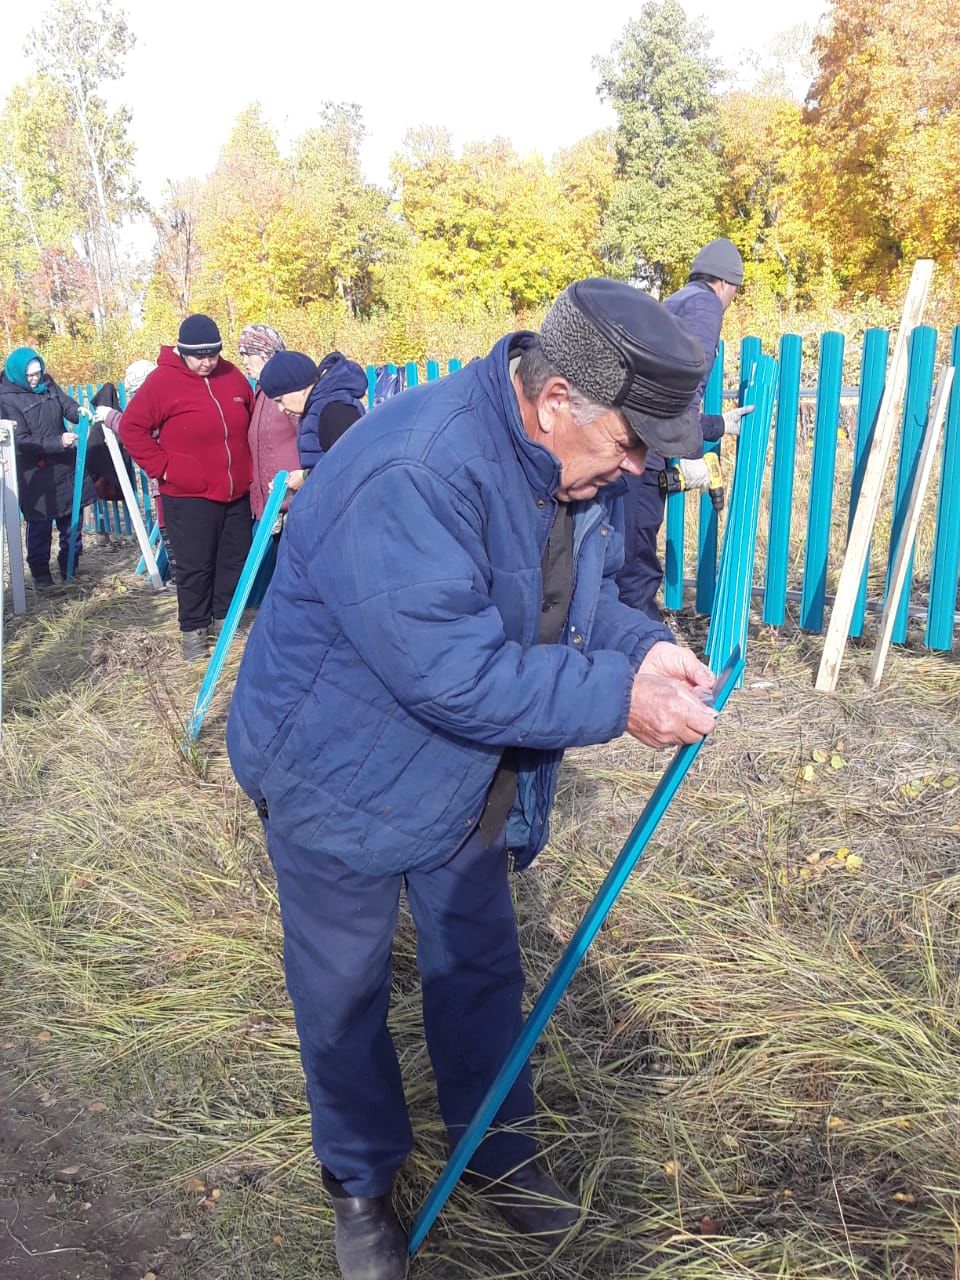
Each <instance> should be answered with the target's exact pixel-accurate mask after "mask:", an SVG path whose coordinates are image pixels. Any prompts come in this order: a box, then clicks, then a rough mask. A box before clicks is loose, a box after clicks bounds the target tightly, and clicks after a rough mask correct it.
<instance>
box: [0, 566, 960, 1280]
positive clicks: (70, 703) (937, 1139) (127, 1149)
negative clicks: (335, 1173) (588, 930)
mask: <svg viewBox="0 0 960 1280" xmlns="http://www.w3.org/2000/svg"><path fill="white" fill-rule="evenodd" d="M95 558H96V557H95V556H91V557H90V558H89V560H88V563H89V562H90V561H93V560H95ZM100 572H101V576H100V578H99V580H98V581H97V582H95V584H93V585H91V586H88V587H86V588H84V590H83V593H82V594H80V595H72V596H61V597H60V598H59V599H56V600H46V601H43V602H42V603H41V605H40V606H39V608H38V610H37V611H36V612H35V613H33V614H32V615H30V617H29V618H28V620H27V621H26V622H25V623H20V624H14V625H12V626H11V628H10V634H9V648H8V652H7V672H8V685H7V689H6V697H5V700H4V703H5V710H6V711H7V721H6V725H5V733H4V748H3V759H2V766H3V769H4V774H5V784H4V792H5V794H4V824H3V831H2V834H0V911H2V926H0V968H2V973H3V982H2V987H0V1017H2V1019H3V1022H4V1026H5V1030H6V1037H7V1040H8V1041H9V1042H10V1043H17V1044H21V1045H24V1046H26V1045H28V1044H29V1045H31V1046H32V1048H31V1058H32V1060H33V1061H35V1062H37V1063H39V1069H40V1070H42V1071H45V1072H54V1073H56V1074H57V1075H58V1076H59V1078H60V1079H61V1081H66V1082H68V1087H69V1088H70V1089H71V1090H72V1091H74V1092H75V1094H76V1096H77V1097H81V1098H82V1097H89V1096H92V1095H93V1093H94V1091H95V1093H96V1096H98V1097H99V1098H102V1099H103V1100H104V1101H106V1102H107V1104H108V1106H109V1107H110V1114H111V1115H112V1116H113V1117H114V1132H115V1136H116V1146H115V1152H116V1162H117V1171H118V1176H119V1175H121V1174H122V1176H123V1177H124V1178H125V1179H127V1180H130V1181H132V1182H133V1183H134V1184H135V1185H136V1186H137V1187H139V1188H140V1189H141V1190H142V1192H143V1194H144V1195H150V1196H151V1197H156V1198H158V1199H159V1200H160V1201H161V1202H164V1203H167V1204H169V1205H170V1207H171V1210H172V1211H174V1212H175V1213H176V1214H177V1215H179V1217H180V1220H181V1221H182V1223H183V1230H184V1235H183V1237H182V1239H181V1241H180V1242H179V1252H177V1253H176V1254H175V1255H172V1256H171V1259H170V1260H169V1262H168V1264H167V1266H166V1267H165V1268H164V1270H163V1280H168V1278H169V1277H173V1276H184V1277H186V1276H190V1277H197V1276H203V1277H204V1280H219V1278H220V1277H224V1278H225V1277H228V1276H229V1277H231V1278H232V1277H240V1278H249V1280H253V1278H254V1277H256V1280H264V1278H270V1277H277V1278H282V1280H307V1277H310V1278H311V1280H317V1278H319V1280H325V1278H327V1277H331V1278H332V1277H335V1276H336V1274H337V1272H336V1268H335V1264H334V1261H333V1255H332V1250H331V1245H330V1240H331V1221H330V1215H329V1213H328V1210H327V1208H326V1205H325V1202H324V1197H323V1195H322V1194H321V1192H320V1188H319V1181H318V1178H317V1176H316V1173H315V1170H314V1167H313V1164H312V1158H311V1155H310V1150H309V1124H308V1117H307V1113H306V1108H305V1103H304V1098H303V1092H302V1086H301V1078H300V1073H299V1065H298V1059H297V1050H296V1038H295V1034H294V1027H293V1020H292V1016H291V1013H290V1010H289V1007H288V1004H287V1000H286V996H285V992H284V987H283V974H282V968H281V963H280V929H279V921H278V915H277V905H276V897H275V892H274V886H273V882H272V877H271V872H270V869H269V866H268V864H267V862H266V860H265V857H264V854H263V850H262V845H261V841H260V837H259V831H258V823H257V820H256V817H255V815H254V814H253V813H252V811H251V810H250V808H249V806H248V805H247V804H246V803H245V802H244V801H243V800H242V798H241V797H240V795H239V793H238V792H237V790H236V788H235V786H234V784H233V783H232V780H231V778H230V775H229V770H228V767H227V764H226V760H225V756H224V751H223V745H222V717H223V713H224V704H225V700H224V695H223V694H222V693H221V695H220V696H219V698H218V701H217V702H216V703H215V705H214V708H213V711H212V713H211V716H210V717H209V719H208V722H207V725H206V727H205V729H204V734H203V737H202V740H201V749H202V750H201V754H199V755H198V756H197V757H196V758H195V759H194V760H192V761H191V762H187V761H185V760H184V759H183V758H182V756H181V755H180V753H179V751H178V749H177V745H176V744H177V741H178V736H179V735H178V722H180V721H182V717H183V715H184V714H185V713H186V712H187V711H188V710H189V706H190V703H191V700H192V696H193V693H194V691H195V684H196V674H195V672H194V671H192V670H189V669H185V668H183V667H182V666H181V665H180V664H179V662H178V660H177V658H176V657H175V633H174V630H173V609H172V601H171V600H169V599H167V598H161V599H159V600H158V599H155V598H154V597H153V596H152V595H151V594H150V593H149V591H146V590H142V589H141V588H140V587H139V585H132V586H131V585H130V583H129V580H127V579H120V578H117V577H114V576H112V575H111V574H109V573H106V572H104V568H103V567H101V571H100ZM684 627H685V629H686V630H687V632H688V634H689V635H690V636H691V638H692V639H693V640H694V641H696V639H697V637H698V636H699V635H702V624H700V623H699V622H697V621H696V620H693V619H685V620H684ZM752 644H753V647H752V650H751V655H750V658H751V661H750V667H749V671H748V678H747V683H746V687H745V688H744V690H743V691H742V692H741V693H739V694H737V695H736V696H735V698H734V700H733V702H732V703H731V705H730V708H729V709H728V711H727V712H726V713H725V715H724V718H723V723H722V727H721V728H720V730H719V731H718V733H717V735H716V740H715V741H714V742H713V743H712V744H711V745H710V746H709V747H708V748H707V749H706V750H705V751H704V752H703V753H702V755H701V757H700V761H699V762H698V766H697V768H696V770H695V772H694V774H693V775H692V776H691V777H689V778H688V780H687V782H686V783H685V785H684V788H683V790H682V792H681V794H680V796H679V797H678V800H677V802H676V803H675V805H674V806H673V808H672V809H671V810H670V811H669V812H668V814H667V815H666V818H665V819H664V822H663V824H662V825H661V828H660V830H659V831H658V834H657V839H656V841H655V843H654V845H653V847H651V849H650V850H649V852H648V855H647V857H646V859H645V861H644V862H643V863H642V864H641V867H640V869H639V870H638V872H637V874H636V875H635V876H634V878H633V880H632V882H631V883H630V884H629V885H628V886H627V888H626V890H625V891H624V894H623V896H622V899H621V901H620V902H619V903H618V905H617V907H616V909H615V911H614V912H613V914H612V916H611V918H610V922H609V924H608V927H607V928H606V929H605V930H604V931H603V933H602V934H601V936H600V938H599V939H598V942H597V945H596V947H595V948H594V950H593V951H592V953H591V955H590V956H589V957H588V960H587V962H586V964H585V966H584V968H583V971H582V972H581V973H580V974H579V975H578V977H577V978H576V980H575V982H574V984H573V986H572V988H571V990H570V992H569V994H568V995H567V997H566V998H565V1000H564V1002H563V1004H562V1006H561V1008H560V1009H559V1010H558V1013H557V1016H556V1017H555V1019H554V1022H553V1024H552V1026H551V1028H550V1031H549V1033H548V1035H547V1037H546V1039H545V1041H544V1043H543V1044H542V1045H541V1046H540V1047H539V1049H538V1051H537V1054H536V1061H535V1066H536V1078H537V1087H538V1095H539V1099H540V1105H541V1109H542V1132H543V1141H544V1146H545V1147H546V1149H547V1151H548V1152H549V1160H550V1163H551V1164H552V1166H553V1167H554V1169H555V1171H556V1172H557V1173H558V1175H559V1176H560V1177H561V1178H562V1179H564V1180H565V1181H566V1182H567V1183H568V1184H569V1185H570V1186H571V1187H573V1188H576V1189H578V1190H579V1191H580V1193H581V1195H582V1196H583V1200H584V1203H585V1204H586V1206H587V1210H588V1212H587V1214H586V1216H585V1218H584V1220H583V1222H582V1224H581V1227H580V1229H579V1231H578V1232H577V1233H576V1235H575V1236H574V1237H573V1238H572V1239H570V1240H569V1241H568V1242H567V1243H566V1244H565V1246H564V1247H562V1248H561V1249H558V1250H556V1251H555V1253H554V1255H552V1256H550V1257H545V1256H544V1255H543V1254H541V1253H539V1252H536V1251H534V1250H531V1249H530V1248H529V1247H527V1246H525V1245H524V1244H523V1243H522V1242H520V1241H519V1240H517V1239H516V1238H514V1237H512V1236H510V1235H508V1234H505V1233H504V1232H503V1231H502V1230H501V1228H500V1226H499V1223H498V1221H497V1219H495V1218H494V1217H492V1216H490V1215H489V1214H488V1213H487V1212H485V1211H484V1210H482V1209H480V1208H478V1207H477V1206H476V1204H475V1202H474V1201H473V1200H472V1199H470V1198H469V1197H468V1196H467V1195H465V1194H462V1193H459V1192H458V1193H457V1194H456V1195H455V1197H454V1199H453V1201H452V1202H451V1204H450V1206H449V1207H448V1209H447V1211H446V1212H445V1214H444V1217H443V1219H442V1225H441V1227H440V1228H439V1229H435V1231H434V1232H433V1233H432V1235H431V1237H430V1238H429V1240H428V1242H427V1244H426V1246H425V1247H424V1249H423V1250H422V1252H421V1254H420V1256H419V1257H418V1259H417V1261H416V1263H415V1265H414V1267H413V1268H412V1272H411V1274H412V1276H422V1277H425V1278H426V1277H434V1278H436V1280H440V1278H441V1277H443V1278H444V1280H458V1278H462V1280H466V1278H467V1277H490V1276H498V1277H503V1276H534V1275H535V1276H538V1277H546V1278H547V1280H573V1278H574V1277H611V1278H613V1280H640V1277H643V1278H644V1280H648V1278H653V1277H667V1276H669V1277H671V1280H720V1278H721V1277H722V1278H723V1280H730V1278H737V1280H740V1278H743V1280H748V1278H749V1280H761V1278H762V1280H766V1278H767V1277H770V1278H771V1280H772V1278H773V1277H785V1278H786V1277H790V1278H791V1280H807V1278H813V1277H817V1278H818V1280H819V1278H824V1280H825V1278H827V1277H829V1278H831V1280H833V1278H837V1280H840V1278H841V1277H843V1278H845V1280H846V1278H853V1277H856V1278H858V1280H860V1278H864V1280H865V1278H868V1277H871V1278H872V1277H884V1278H889V1280H894V1278H896V1280H901V1278H904V1280H905V1278H907V1277H910V1278H913V1280H947V1278H948V1277H953V1278H954V1280H956V1277H957V1276H958V1275H960V1224H958V1194H960V1106H958V1098H960V1033H958V1024H960V1019H958V1013H960V857H958V853H960V780H958V776H957V775H958V773H960V765H958V756H960V727H958V726H960V715H958V713H960V665H958V664H957V663H956V662H955V661H953V660H952V659H951V658H949V657H941V656H937V657H933V656H929V655H924V654H922V653H919V652H909V651H894V653H893V654H892V656H891V662H890V666H889V669H888V675H887V678H886V680H885V683H884V686H883V688H882V689H881V690H880V691H879V692H877V693H872V692H869V691H868V690H867V688H866V687H865V685H864V682H863V675H864V673H865V669H866V664H867V658H868V650H866V649H863V648H856V647H855V648H853V649H852V650H851V651H850V652H849V653H848V658H847V662H846V664H845V666H844V671H843V676H842V680H841V691H840V692H839V693H838V695H836V696H835V697H832V698H822V697H819V696H817V695H815V694H814V693H813V691H812V688H811V684H812V673H813V671H814V669H815V665H816V661H817V658H818V656H819V641H818V640H817V639H816V638H812V639H811V638H806V637H803V636H801V635H799V634H798V633H797V632H796V631H795V630H791V629H789V628H788V630H787V631H786V632H785V633H784V634H782V635H780V636H775V635H772V634H769V633H767V634H761V635H758V636H757V637H756V638H755V639H754V641H753V642H752ZM814 752H816V758H815V757H814ZM824 753H825V755H826V759H822V760H821V758H820V757H821V755H822V754H824ZM834 756H836V757H838V759H840V760H841V761H842V764H841V765H840V767H832V765H831V758H832V757H834ZM663 763H664V760H663V757H660V756H656V755H654V753H652V752H649V751H646V750H644V749H643V748H641V747H639V746H637V745H635V744H632V743H629V742H621V743H618V744H612V745H610V746H607V747H597V748H593V749H590V750H586V751H578V752H575V753H572V754H571V756H570V757H569V759H568V763H567V765H566V767H565V772H564V775H563V784H562V792H561V795H560V798H559V802H558V806H557V813H556V818H555V824H554V833H553V839H552V843H551V847H550V849H549V850H548V852H547V853H546V854H545V855H544V856H543V857H542V858H541V859H540V861H539V862H538V863H537V864H536V866H535V868H534V869H533V870H532V872H531V873H530V874H528V875H526V876H524V877H522V878H521V879H519V880H518V882H517V905H518V913H519V917H520V920H521V925H522V939H523V945H524V951H525V956H526V962H527V967H528V973H529V980H530V988H531V990H539V989H540V988H541V987H542V986H543V983H544V982H545V980H546V978H547V976H548V973H549V971H550V967H551V965H552V963H553V961H554V960H555V958H556V956H557V954H558V951H559V949H560V947H561V945H562V944H563V942H564V941H566V939H567V938H568V937H569V936H570V934H571V932H572V930H573V929H574V927H575V925H576V923H577V921H578V920H579V918H580V916H581V915H582V913H583V911H584V909H585V907H586V905H587V903H588V902H589V900H590V898H591V896H592V894H593V892H594V891H595V889H596V887H597V885H598V883H599V881H600V879H601V877H602V874H603V872H604V870H605V869H606V867H607V866H608V865H609V863H610V861H611V859H612V858H613V856H614V855H615V853H616V851H617V850H618V849H619V847H620V844H621V842H622V839H623V837H624V836H625V834H626V832H627V831H628V829H629V827H630V824H631V822H632V821H633V819H634V818H635V816H636V814H637V812H638V811H639V808H640V806H641V804H642V802H643V800H644V798H645V797H646V795H647V794H648V793H649V790H650V788H651V787H652V785H653V783H654V782H655V780H656V778H657V777H658V776H659V773H660V771H661V770H662V767H663ZM807 766H810V768H809V770H808V771H807V775H808V776H806V777H805V774H804V771H805V770H806V769H807ZM811 774H812V776H810V775H811ZM841 848H846V849H849V851H850V855H852V856H853V857H854V859H856V858H861V859H862V865H861V866H860V867H859V869H857V870H851V869H849V868H850V866H851V864H850V863H849V861H847V867H846V868H845V867H844V865H843V864H844V861H846V860H845V859H842V858H841V859H837V858H836V857H835V856H834V855H835V854H836V851H837V850H838V849H841ZM852 865H855V862H854V864H852ZM392 1022H393V1029H394V1032H395V1036H396V1040H397V1044H398V1048H399V1052H400V1056H401V1061H402V1065H403V1070H404V1074H405V1078H406V1081H407V1085H408V1096H409V1101H410V1105H411V1110H412V1115H413V1119H414V1124H415V1128H416V1131H417V1149H416V1152H415V1154H414V1156H413V1158H412V1159H411V1161H410V1164H409V1167H408V1169H407V1170H406V1171H405V1173H404V1176H403V1180H402V1184H401V1187H400V1194H401V1198H402V1202H403V1207H404V1210H405V1212H406V1213H408V1214H410V1213H412V1212H413V1211H414V1209H415V1208H416V1207H417V1206H418V1205H419V1203H420V1202H421V1200H422V1198H423V1196H424V1194H425V1192H426V1190H427V1188H428V1186H429V1184H430V1183H431V1182H432V1180H433V1179H434V1178H435V1176H436V1175H437V1173H438V1171H439V1168H440V1165H441V1160H442V1140H443V1134H442V1129H441V1125H440V1122H439V1117H438V1114H437V1111H436V1107H435V1102H434V1098H433V1086H432V1078H431V1075H430V1071H429V1066H428V1062H427V1058H426V1053H425V1049H424V1046H423V1040H422V1031H421V1026H420V1015H419V1000H418V991H417V986H416V971H415V964H414V939H413V936H412V930H411V926H410V922H409V920H408V919H406V918H404V919H403V920H402V922H401V927H400V930H399V935H398V939H397V965H396V992H395V1000H394V1006H393V1013H392ZM45 1033H49V1036H50V1038H49V1041H47V1040H46V1035H45ZM38 1035H42V1037H43V1043H38V1042H37V1039H36V1038H37V1036H38ZM192 1176H198V1177H202V1178H203V1179H204V1180H205V1182H206V1185H207V1186H211V1187H212V1186H217V1187H219V1188H221V1189H222V1192H223V1194H222V1197H221V1198H220V1199H219V1201H218V1202H217V1205H216V1208H215V1209H214V1210H213V1211H211V1212H204V1211H202V1210H201V1209H199V1208H198V1207H197V1203H196V1201H197V1197H196V1195H193V1196H188V1195H187V1194H186V1193H185V1191H184V1186H185V1180H186V1179H188V1178H190V1177H192Z"/></svg>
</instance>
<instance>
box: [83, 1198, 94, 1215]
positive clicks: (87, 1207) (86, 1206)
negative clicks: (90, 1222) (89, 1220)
mask: <svg viewBox="0 0 960 1280" xmlns="http://www.w3.org/2000/svg"><path fill="white" fill-rule="evenodd" d="M80 1208H81V1209H82V1210H83V1212H84V1213H89V1212H90V1210H91V1209H92V1208H93V1203H92V1202H91V1201H90V1200H84V1202H83V1204H82V1205H81V1206H80Z"/></svg>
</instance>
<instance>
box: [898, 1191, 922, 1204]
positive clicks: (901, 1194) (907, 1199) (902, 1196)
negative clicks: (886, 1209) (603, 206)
mask: <svg viewBox="0 0 960 1280" xmlns="http://www.w3.org/2000/svg"><path fill="white" fill-rule="evenodd" d="M893 1198H894V1200H896V1201H897V1202H898V1204H916V1203H917V1197H916V1196H915V1195H914V1194H913V1192H911V1191H895V1192H894V1193H893Z"/></svg>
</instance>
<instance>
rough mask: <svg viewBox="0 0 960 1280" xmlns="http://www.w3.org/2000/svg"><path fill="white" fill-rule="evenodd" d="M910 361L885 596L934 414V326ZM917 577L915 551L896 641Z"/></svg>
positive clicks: (925, 328)
mask: <svg viewBox="0 0 960 1280" xmlns="http://www.w3.org/2000/svg"><path fill="white" fill-rule="evenodd" d="M908 350H909V363H908V365H907V392H906V396H905V397H904V404H903V426H902V430H901V434H900V457H899V458H898V459H897V487H896V490H895V493H894V498H893V525H892V527H891V530H890V550H889V553H888V555H887V578H886V587H885V591H884V596H886V592H887V591H889V590H890V584H891V581H892V577H893V568H894V563H895V560H896V555H897V547H898V545H899V543H900V539H901V537H902V536H903V529H904V525H905V523H906V519H907V511H908V509H909V507H910V495H911V493H912V492H913V484H914V480H915V479H916V475H917V465H918V463H919V461H920V450H921V448H922V446H923V437H924V435H925V433H926V430H927V425H928V421H929V417H930V396H931V394H932V393H933V371H934V364H935V363H936V358H937V331H936V329H933V328H931V327H930V325H926V324H924V325H918V327H917V328H916V329H914V331H913V333H911V335H910V339H909V348H908ZM954 483H956V480H954ZM912 579H913V551H912V550H911V552H910V556H909V559H908V560H907V570H906V575H905V577H904V581H903V593H902V595H901V596H900V604H899V607H898V609H897V615H896V621H895V622H894V624H893V636H892V642H893V643H894V644H903V642H904V640H906V638H907V617H908V611H909V608H910V584H911V581H912Z"/></svg>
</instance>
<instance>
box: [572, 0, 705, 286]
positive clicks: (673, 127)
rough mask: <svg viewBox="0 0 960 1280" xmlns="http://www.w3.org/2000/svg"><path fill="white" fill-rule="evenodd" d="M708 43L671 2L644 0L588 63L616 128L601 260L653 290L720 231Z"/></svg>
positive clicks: (667, 281)
mask: <svg viewBox="0 0 960 1280" xmlns="http://www.w3.org/2000/svg"><path fill="white" fill-rule="evenodd" d="M708 42H709V37H708V33H707V31H706V29H705V28H704V25H703V23H702V22H700V21H691V20H690V19H688V18H687V16H686V14H685V13H684V10H683V9H682V8H681V7H680V5H679V3H678V2H677V0H647V3H646V4H644V5H643V8H642V9H641V11H640V17H639V18H638V19H635V20H631V21H630V22H628V23H627V25H626V27H625V29H624V32H623V35H622V36H621V37H620V39H619V40H618V41H617V42H616V44H615V45H614V46H613V50H612V52H611V54H610V55H609V56H608V57H606V58H598V59H596V60H595V64H594V65H595V67H596V68H597V70H598V72H599V75H600V86H599V90H598V92H599V93H600V95H601V97H603V98H605V99H606V100H608V101H609V102H610V103H611V104H612V106H613V108H614V110H615V111H616V113H617V120H618V124H617V131H616V155H617V182H616V185H615V187H614V190H613V194H612V198H611V201H610V207H609V211H608V213H607V216H606V222H605V242H606V253H607V257H608V259H609V263H610V267H611V269H612V270H613V271H614V272H615V273H616V274H618V275H620V276H622V277H624V278H626V279H630V280H636V281H642V282H644V283H646V284H647V285H648V286H649V287H651V288H652V289H654V290H655V291H660V290H661V289H663V288H664V287H668V286H670V285H673V284H675V283H677V281H678V279H679V275H680V272H681V271H682V270H683V269H684V268H685V267H686V266H687V265H688V264H689V261H690V256H691V253H692V252H693V251H694V250H695V249H696V248H697V247H698V246H699V245H701V244H703V243H705V242H706V241H708V240H710V239H711V238H712V237H713V236H714V235H716V234H717V231H718V219H717V192H718V188H719V183H720V170H719V163H718V157H717V98H716V92H715V90H716V86H717V82H718V78H719V68H718V66H717V64H716V63H715V62H714V61H713V60H712V59H711V58H710V57H709V55H708V53H707V47H708Z"/></svg>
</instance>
